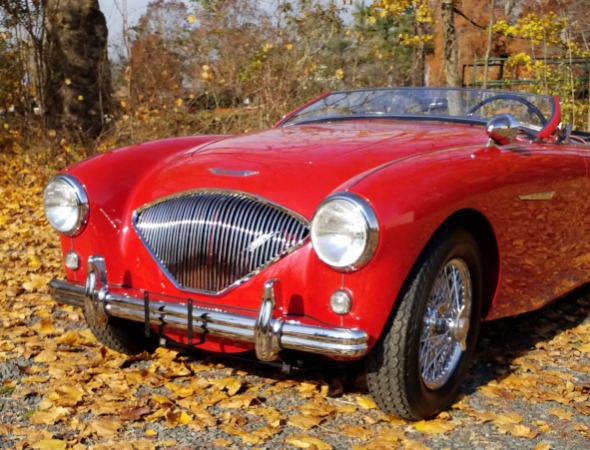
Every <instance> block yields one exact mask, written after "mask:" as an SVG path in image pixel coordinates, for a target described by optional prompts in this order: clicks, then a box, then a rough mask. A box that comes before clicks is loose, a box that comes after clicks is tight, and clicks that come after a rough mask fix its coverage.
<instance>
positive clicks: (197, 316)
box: [50, 256, 368, 361]
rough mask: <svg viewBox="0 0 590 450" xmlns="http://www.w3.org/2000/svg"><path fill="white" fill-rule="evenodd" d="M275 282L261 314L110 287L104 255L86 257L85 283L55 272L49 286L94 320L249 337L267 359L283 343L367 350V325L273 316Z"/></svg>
mask: <svg viewBox="0 0 590 450" xmlns="http://www.w3.org/2000/svg"><path fill="white" fill-rule="evenodd" d="M276 284H277V280H274V279H273V280H268V281H267V282H266V283H265V285H264V290H263V293H262V301H261V305H260V310H259V312H258V316H257V317H250V316H245V315H240V314H234V313H231V312H227V311H221V310H218V309H207V308H202V307H198V306H195V305H194V304H193V302H192V301H191V300H186V299H184V303H170V302H165V301H162V300H150V296H151V297H152V298H157V297H158V296H157V295H156V294H150V293H148V292H146V291H129V292H123V293H121V294H118V293H113V292H110V291H109V285H108V281H107V272H106V264H105V261H104V258H103V257H102V256H91V257H90V258H88V276H87V278H86V285H85V286H82V285H78V284H74V283H70V282H68V281H63V280H58V279H55V278H54V279H53V280H52V281H51V283H50V286H51V288H52V291H53V296H54V297H55V299H56V300H57V301H58V302H60V303H66V304H70V305H74V306H79V307H82V308H84V315H85V317H86V320H87V321H89V323H91V324H94V325H101V324H106V322H107V320H108V317H110V316H112V317H119V318H122V319H127V320H132V321H134V322H142V323H144V324H145V326H146V332H147V331H148V330H149V329H150V328H151V327H157V328H159V327H167V328H174V329H179V330H183V331H186V332H187V334H188V339H189V343H191V341H192V339H193V334H197V335H211V336H216V337H221V338H226V339H231V340H234V341H239V342H247V343H251V344H254V348H255V350H256V356H257V357H258V359H260V360H263V361H272V360H274V359H276V358H277V355H278V352H279V351H280V350H283V349H289V350H297V351H302V352H308V353H316V354H321V355H327V356H339V357H346V358H356V357H360V356H363V355H364V354H365V353H366V352H367V349H368V335H367V333H366V332H365V331H362V330H355V329H346V328H336V327H333V328H332V327H319V326H312V325H304V324H301V323H299V322H297V321H284V320H282V319H280V318H273V317H272V315H273V312H274V309H275V287H276Z"/></svg>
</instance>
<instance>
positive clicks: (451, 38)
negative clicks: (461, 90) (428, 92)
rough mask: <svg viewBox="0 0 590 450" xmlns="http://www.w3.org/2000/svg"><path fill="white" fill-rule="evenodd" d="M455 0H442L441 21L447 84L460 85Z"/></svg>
mask: <svg viewBox="0 0 590 450" xmlns="http://www.w3.org/2000/svg"><path fill="white" fill-rule="evenodd" d="M453 6H454V5H453V0H442V1H441V22H442V29H443V39H444V68H445V75H446V79H447V86H459V85H460V80H459V56H458V51H457V32H456V29H455V16H454V12H453Z"/></svg>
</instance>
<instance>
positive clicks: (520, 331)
mask: <svg viewBox="0 0 590 450" xmlns="http://www.w3.org/2000/svg"><path fill="white" fill-rule="evenodd" d="M588 317H590V285H588V286H584V287H582V288H580V289H578V290H576V291H575V292H573V293H571V294H569V295H567V296H565V297H563V298H561V299H559V300H557V301H555V302H553V303H551V304H550V305H547V306H545V307H543V308H541V309H539V310H537V311H533V312H530V313H527V314H522V315H520V316H516V317H509V318H505V319H499V320H496V321H493V322H486V323H483V324H482V325H481V329H480V337H479V342H478V347H477V350H476V354H475V357H474V362H473V364H472V367H471V369H470V371H469V374H468V377H467V379H466V381H465V382H464V383H463V386H462V387H461V392H462V393H463V394H465V395H469V394H472V393H473V392H475V391H476V390H477V389H478V387H480V386H485V385H487V384H488V383H490V382H491V381H493V380H495V381H502V380H503V379H505V378H506V377H508V376H510V375H511V374H512V373H514V372H515V371H517V370H519V366H518V364H514V361H515V360H517V359H518V358H520V357H522V356H526V355H527V353H529V352H531V351H532V350H536V349H537V348H542V346H543V343H548V342H550V341H551V340H552V339H554V338H555V337H556V336H558V335H560V334H562V333H565V332H567V331H568V330H572V329H574V328H576V327H577V326H579V325H581V324H582V323H583V322H584V321H585V320H587V319H588Z"/></svg>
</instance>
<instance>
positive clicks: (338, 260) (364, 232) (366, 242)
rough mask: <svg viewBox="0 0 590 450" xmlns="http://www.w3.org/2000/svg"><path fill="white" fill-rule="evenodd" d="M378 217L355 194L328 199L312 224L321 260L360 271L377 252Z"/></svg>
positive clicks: (318, 210)
mask: <svg viewBox="0 0 590 450" xmlns="http://www.w3.org/2000/svg"><path fill="white" fill-rule="evenodd" d="M378 239H379V227H378V224H377V218H376V217H375V213H374V212H373V210H372V209H371V207H370V206H369V205H368V204H367V202H365V201H364V200H363V199H361V198H360V197H358V196H357V195H354V194H351V193H348V192H346V193H340V194H335V195H332V196H330V197H328V198H327V199H326V200H324V202H322V204H321V205H320V206H319V208H318V209H317V211H316V213H315V215H314V217H313V220H312V222H311V242H312V245H313V248H314V250H315V251H316V253H317V255H318V256H319V258H320V259H321V260H322V261H324V262H325V263H326V264H328V265H329V266H332V267H334V268H335V269H340V270H344V271H350V270H356V269H358V268H360V267H361V266H362V265H363V264H365V263H367V262H368V261H369V260H370V259H371V258H372V257H373V254H374V253H375V249H376V248H377V241H378Z"/></svg>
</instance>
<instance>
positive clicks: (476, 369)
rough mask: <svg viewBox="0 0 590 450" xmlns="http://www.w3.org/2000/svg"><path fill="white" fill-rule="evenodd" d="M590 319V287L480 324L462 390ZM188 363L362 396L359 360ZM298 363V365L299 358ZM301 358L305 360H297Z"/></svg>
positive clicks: (203, 358) (202, 357)
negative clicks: (515, 314) (348, 361)
mask: <svg viewBox="0 0 590 450" xmlns="http://www.w3.org/2000/svg"><path fill="white" fill-rule="evenodd" d="M588 317H590V285H589V286H586V287H583V288H581V289H579V290H577V291H575V292H574V293H572V294H570V295H568V296H566V297H563V298H561V299H559V300H557V301H556V302H554V303H552V304H550V305H548V306H546V307H544V308H542V309H540V310H537V311H534V312H531V313H527V314H523V315H520V316H516V317H510V318H505V319H499V320H496V321H493V322H486V323H483V324H482V325H481V330H480V338H479V342H478V347H477V350H476V354H475V357H474V362H473V364H472V366H471V369H470V371H469V373H468V375H467V378H466V380H465V381H464V383H463V385H462V386H461V389H460V395H470V394H473V393H474V392H475V391H477V390H478V388H479V387H481V386H485V385H487V384H488V383H490V382H491V381H494V380H495V381H498V382H499V381H501V380H502V379H504V378H506V377H508V376H509V375H510V374H511V373H514V372H515V371H516V370H518V365H514V364H513V362H514V361H515V360H516V359H517V358H519V357H522V356H523V355H526V354H527V353H528V352H530V351H531V350H534V349H535V348H537V347H538V346H539V345H542V343H544V342H549V341H551V340H552V339H553V338H554V337H555V336H558V335H560V334H561V333H564V332H567V331H568V330H571V329H573V328H575V327H577V326H578V325H580V324H582V323H583V322H584V321H585V320H586V319H587V318H588ZM182 357H183V358H185V360H186V361H187V362H198V363H208V364H211V365H212V366H215V365H220V364H221V365H222V366H224V367H225V368H228V369H233V370H235V371H242V372H245V373H247V374H248V375H253V376H259V377H261V378H265V379H267V380H269V381H270V382H278V381H285V380H291V381H294V382H303V381H305V382H308V383H317V384H318V386H319V385H327V386H328V387H329V394H328V395H341V394H366V392H367V389H366V384H365V380H364V376H363V372H364V371H363V370H362V367H363V361H362V360H361V361H356V362H353V363H341V362H337V361H332V360H325V359H321V358H314V357H310V356H307V355H302V354H293V355H289V358H288V360H289V362H290V363H292V364H285V363H261V362H260V361H258V360H257V359H256V358H255V356H254V353H253V352H251V353H246V354H241V355H239V356H227V355H223V354H216V353H209V352H200V351H198V350H193V349H186V348H185V349H184V351H183V353H182ZM297 358H299V360H298V359H297ZM301 358H304V359H301Z"/></svg>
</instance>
